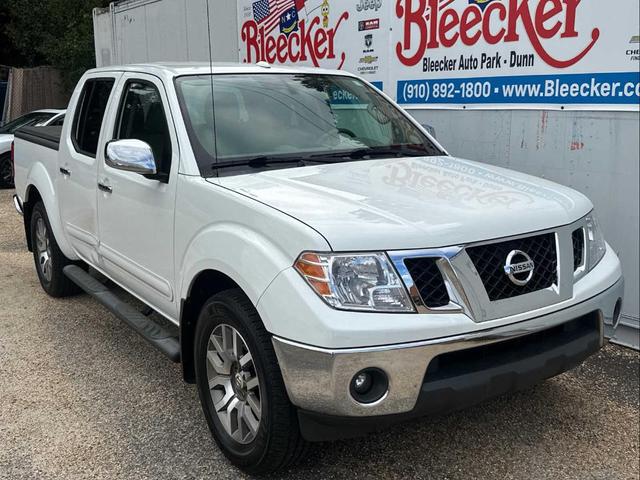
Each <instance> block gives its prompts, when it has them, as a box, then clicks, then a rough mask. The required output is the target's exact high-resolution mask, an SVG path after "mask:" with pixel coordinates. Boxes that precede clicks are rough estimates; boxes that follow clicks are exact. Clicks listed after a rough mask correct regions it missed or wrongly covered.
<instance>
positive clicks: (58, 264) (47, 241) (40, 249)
mask: <svg viewBox="0 0 640 480" xmlns="http://www.w3.org/2000/svg"><path fill="white" fill-rule="evenodd" d="M31 245H32V246H33V258H34V261H35V264H36V271H37V272H38V278H39V279H40V285H42V288H43V289H44V291H45V292H47V293H48V294H49V295H51V296H52V297H67V296H69V295H74V294H76V293H78V292H79V291H80V288H79V287H78V286H77V285H76V284H75V283H73V282H72V281H71V280H69V279H68V278H67V277H66V275H65V274H64V272H63V271H62V269H63V268H64V267H66V266H67V265H70V264H72V263H73V262H72V261H71V260H69V259H68V258H67V257H65V256H64V253H62V251H61V250H60V247H58V242H56V239H55V237H54V236H53V232H52V231H51V225H50V224H49V219H48V217H47V211H46V210H45V208H44V204H43V203H42V202H38V203H36V204H35V206H34V207H33V211H32V212H31Z"/></svg>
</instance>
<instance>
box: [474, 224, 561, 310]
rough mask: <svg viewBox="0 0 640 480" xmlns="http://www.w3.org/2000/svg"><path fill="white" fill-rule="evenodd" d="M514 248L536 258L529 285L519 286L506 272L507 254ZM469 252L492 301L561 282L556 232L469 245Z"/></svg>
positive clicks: (532, 258)
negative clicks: (559, 280)
mask: <svg viewBox="0 0 640 480" xmlns="http://www.w3.org/2000/svg"><path fill="white" fill-rule="evenodd" d="M513 250H520V251H522V252H525V253H526V254H527V255H529V256H530V257H531V260H533V263H534V270H533V276H532V277H531V280H530V281H529V282H528V283H527V284H526V285H522V286H520V285H516V284H515V283H513V282H512V281H511V280H510V279H509V277H508V276H507V275H506V273H505V270H504V267H505V265H506V263H507V256H508V255H509V253H510V252H512V251H513ZM467 254H468V255H469V257H470V258H471V260H472V261H473V264H474V265H475V267H476V270H477V271H478V274H479V275H480V278H481V279H482V283H483V284H484V287H485V289H486V291H487V295H488V296H489V299H490V300H491V301H496V300H503V299H506V298H512V297H517V296H518V295H524V294H526V293H532V292H536V291H538V290H543V289H545V288H549V287H551V286H552V285H554V284H557V283H558V258H557V254H556V240H555V234H553V233H547V234H544V235H537V236H534V237H526V238H518V239H515V240H509V241H506V242H500V243H492V244H488V245H479V246H477V247H470V248H467Z"/></svg>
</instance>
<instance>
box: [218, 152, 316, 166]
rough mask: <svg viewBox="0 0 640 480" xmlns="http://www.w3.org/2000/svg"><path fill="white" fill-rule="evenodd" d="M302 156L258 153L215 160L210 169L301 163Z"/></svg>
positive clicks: (302, 160)
mask: <svg viewBox="0 0 640 480" xmlns="http://www.w3.org/2000/svg"><path fill="white" fill-rule="evenodd" d="M303 162H304V158H302V157H300V156H295V157H283V156H277V155H259V156H256V157H251V158H243V159H242V160H229V161H224V162H216V163H212V164H211V168H212V169H218V168H233V167H250V168H263V167H266V166H269V165H276V164H280V163H303Z"/></svg>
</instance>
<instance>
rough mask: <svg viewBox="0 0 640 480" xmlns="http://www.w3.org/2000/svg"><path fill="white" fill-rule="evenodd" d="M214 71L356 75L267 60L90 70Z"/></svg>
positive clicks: (172, 74)
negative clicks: (272, 62)
mask: <svg viewBox="0 0 640 480" xmlns="http://www.w3.org/2000/svg"><path fill="white" fill-rule="evenodd" d="M212 71H213V74H214V75H216V74H230V73H232V74H233V73H235V74H252V73H253V74H255V73H267V72H270V73H314V74H329V75H344V76H354V75H352V74H350V73H348V72H345V71H342V70H329V69H322V68H314V67H298V66H296V67H291V66H282V65H270V64H268V63H266V62H260V63H258V64H246V63H231V62H229V63H222V62H214V63H213V64H210V63H209V62H158V63H141V64H131V65H112V66H109V67H101V68H95V69H92V70H90V71H89V72H90V73H96V72H139V73H154V74H156V75H161V76H170V77H179V76H181V75H207V74H210V73H211V72H212Z"/></svg>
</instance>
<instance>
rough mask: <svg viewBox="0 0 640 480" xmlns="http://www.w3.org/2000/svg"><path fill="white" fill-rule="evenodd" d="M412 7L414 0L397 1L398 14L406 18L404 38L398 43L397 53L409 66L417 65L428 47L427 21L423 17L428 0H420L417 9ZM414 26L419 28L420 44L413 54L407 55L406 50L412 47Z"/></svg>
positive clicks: (403, 62)
mask: <svg viewBox="0 0 640 480" xmlns="http://www.w3.org/2000/svg"><path fill="white" fill-rule="evenodd" d="M403 4H404V6H403ZM412 7H413V0H397V1H396V16H397V17H398V18H402V19H404V39H403V41H402V42H398V43H397V44H396V55H397V57H398V60H400V62H401V63H402V64H404V65H406V66H408V67H411V66H413V65H417V64H418V63H419V62H420V61H421V60H422V56H423V55H424V52H425V51H426V49H427V22H426V21H425V19H424V17H423V13H424V11H425V9H426V8H427V0H419V3H418V6H417V8H416V9H415V10H414V9H413V8H412ZM414 26H415V27H417V28H418V31H419V37H418V38H419V39H420V40H419V42H420V44H419V45H418V48H417V49H416V51H415V52H414V53H413V54H409V55H405V54H404V52H405V51H407V50H410V49H411V30H412V29H413V28H414Z"/></svg>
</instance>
